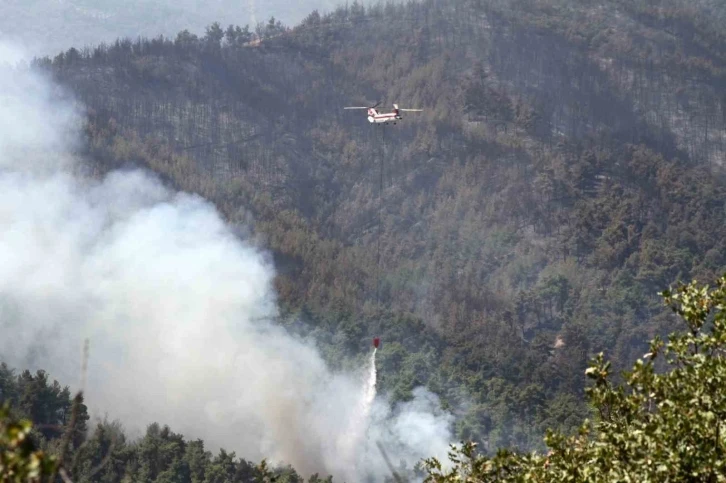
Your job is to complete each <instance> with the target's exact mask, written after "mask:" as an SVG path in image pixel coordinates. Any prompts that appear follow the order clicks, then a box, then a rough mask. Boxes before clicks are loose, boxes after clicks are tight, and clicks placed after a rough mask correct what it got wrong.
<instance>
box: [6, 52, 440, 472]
mask: <svg viewBox="0 0 726 483" xmlns="http://www.w3.org/2000/svg"><path fill="white" fill-rule="evenodd" d="M9 52H12V49H11V48H10V47H8V46H1V47H0V55H4V56H5V57H4V58H5V59H8V58H9V57H8V56H9ZM59 93H60V91H59V88H58V87H57V86H55V85H53V84H52V83H51V82H49V81H47V80H46V79H44V78H42V76H40V75H39V74H38V73H31V72H30V71H29V70H28V69H27V68H24V67H17V68H16V67H13V66H11V65H9V64H8V63H7V62H4V61H3V59H2V58H0V106H1V108H0V332H2V334H3V337H2V338H0V360H3V361H5V362H8V363H9V364H11V365H12V366H15V367H21V368H26V367H27V368H42V369H46V370H49V371H50V372H51V374H52V376H53V377H56V378H58V379H60V380H61V381H64V382H67V383H73V382H74V381H77V380H78V374H79V371H78V368H79V366H80V353H81V347H82V343H83V340H84V339H85V338H89V339H90V341H91V350H90V354H91V355H90V361H89V374H88V387H87V388H86V394H87V402H88V404H89V407H90V408H91V410H92V411H94V412H95V413H96V414H98V415H100V414H104V413H106V414H108V416H109V417H111V418H112V419H113V418H118V419H120V420H121V421H122V422H123V423H124V424H125V426H127V427H128V428H131V429H133V428H139V429H141V428H143V427H144V426H146V425H147V424H149V423H151V422H154V421H156V422H159V423H161V424H169V425H170V426H171V427H172V428H173V429H174V430H175V431H180V432H183V433H184V434H185V436H187V437H190V438H191V437H193V438H197V437H198V438H203V439H205V441H206V442H207V443H208V444H209V445H211V446H213V447H224V448H226V449H228V450H233V451H236V452H237V454H238V455H239V456H241V457H244V458H246V459H251V460H259V459H261V458H263V457H265V458H269V459H271V460H272V461H275V462H284V463H289V464H291V465H293V467H295V468H296V469H297V470H298V471H299V472H300V473H301V474H303V475H305V476H308V475H310V474H311V473H314V472H320V473H322V474H333V475H334V476H335V478H336V480H338V481H342V480H347V481H349V482H351V481H361V480H362V479H363V478H364V476H365V477H368V476H370V477H373V478H375V479H376V480H377V481H380V480H381V479H382V477H383V475H385V474H387V469H386V468H385V465H384V464H383V462H382V461H381V459H380V456H379V455H378V454H377V452H376V451H375V450H374V449H372V448H375V446H374V445H375V440H380V441H382V442H383V443H384V445H386V447H387V448H388V450H389V452H390V454H391V457H392V459H393V460H394V461H396V462H398V461H400V460H404V461H407V462H408V464H409V466H412V465H413V464H414V463H415V462H416V461H417V460H419V459H420V458H423V457H428V456H433V455H438V456H445V454H446V450H447V445H448V442H449V440H450V434H449V426H450V423H451V417H450V416H449V415H448V414H446V413H444V412H442V411H441V410H440V407H439V405H438V401H437V400H436V398H435V397H434V396H433V395H431V394H430V393H428V392H427V391H425V390H423V389H419V390H417V391H416V397H415V398H414V400H413V401H411V402H409V403H407V404H404V405H400V406H398V407H396V408H391V407H390V406H389V405H388V404H387V403H386V401H385V400H383V399H381V398H378V399H376V400H375V401H374V400H372V399H371V401H370V404H369V406H368V409H367V410H366V411H369V413H370V414H369V415H367V416H365V417H364V418H363V420H364V423H362V424H364V425H365V426H366V427H365V431H362V433H361V434H363V436H361V437H360V438H359V439H358V440H357V442H356V444H355V447H354V449H353V450H352V451H350V452H347V453H346V452H345V451H341V448H342V447H344V446H345V441H346V437H348V434H347V431H348V428H347V427H346V425H345V424H341V422H344V421H354V420H356V418H357V417H358V418H359V417H360V414H359V413H357V411H360V402H361V399H360V398H361V397H365V391H362V390H361V388H362V387H363V386H364V384H365V383H364V381H363V379H364V378H365V376H366V374H339V373H334V372H332V371H331V370H330V369H329V368H328V367H327V366H326V364H325V362H324V361H323V360H322V358H321V357H320V355H319V354H318V352H317V351H316V349H315V348H314V347H313V346H312V345H310V344H308V343H306V342H305V341H303V340H300V339H298V338H295V337H293V336H291V335H290V334H288V333H287V332H285V331H284V330H283V329H281V328H280V327H278V326H276V325H275V324H274V323H272V322H270V321H271V320H272V319H273V318H274V317H275V316H276V315H277V309H276V298H275V292H274V289H273V285H272V282H273V278H274V267H273V266H272V264H271V262H270V257H269V256H268V255H267V254H266V253H265V252H264V251H262V250H260V249H258V248H256V247H255V246H253V245H252V244H250V243H248V242H246V241H244V240H240V239H239V238H238V237H237V236H235V235H234V234H233V233H232V231H231V230H230V229H229V228H228V227H227V226H226V224H225V223H224V221H223V220H222V219H221V217H220V215H219V214H218V212H217V211H216V210H215V208H214V206H212V205H211V204H210V203H208V202H206V201H205V200H204V199H202V198H200V197H198V196H196V195H192V194H187V193H179V192H174V191H171V190H169V189H168V188H166V187H164V186H163V185H162V184H161V183H160V182H159V181H158V180H157V179H156V178H155V177H154V176H153V175H151V174H149V173H146V172H143V171H140V170H126V171H114V172H111V173H110V174H108V175H106V176H105V177H104V178H103V179H91V178H88V177H84V176H81V175H78V174H74V173H78V172H81V171H82V169H81V168H82V166H83V163H82V162H81V161H79V160H78V159H77V158H76V157H75V156H74V155H73V152H74V148H75V146H76V144H77V142H78V140H79V130H80V128H81V125H82V116H81V115H80V114H79V112H78V111H77V110H76V108H75V106H74V105H73V104H72V103H70V102H69V101H61V100H59V99H58V94H59ZM130 161H133V160H130ZM360 376H363V378H361V377H360ZM368 395H370V394H368Z"/></svg>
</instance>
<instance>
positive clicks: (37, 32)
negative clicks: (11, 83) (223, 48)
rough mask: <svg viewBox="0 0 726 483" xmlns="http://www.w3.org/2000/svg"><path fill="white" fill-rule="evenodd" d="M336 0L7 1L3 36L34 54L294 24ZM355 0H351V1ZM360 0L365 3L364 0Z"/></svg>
mask: <svg viewBox="0 0 726 483" xmlns="http://www.w3.org/2000/svg"><path fill="white" fill-rule="evenodd" d="M339 3H345V2H340V1H337V0H296V1H293V2H291V1H289V0H124V1H118V0H3V1H2V2H0V38H3V39H5V40H6V41H11V42H13V43H15V44H19V45H23V46H24V51H25V52H27V53H30V54H31V55H50V56H54V55H57V54H58V53H59V52H61V51H64V50H67V49H69V48H70V47H75V48H77V49H79V50H80V49H82V48H83V47H85V46H93V45H97V44H99V43H101V42H113V41H114V40H115V39H117V38H118V37H130V38H136V37H137V36H139V35H141V36H148V37H155V36H158V35H160V34H161V35H165V36H171V37H175V36H176V34H177V33H178V32H180V31H182V30H184V29H188V30H189V31H190V32H192V33H196V34H198V35H201V34H203V33H204V29H205V27H206V26H207V25H210V24H211V23H212V22H215V21H217V22H219V23H220V24H222V25H223V26H225V27H226V26H227V25H230V24H234V25H240V26H244V25H250V27H251V29H252V30H254V25H255V24H256V22H266V21H267V20H268V19H269V18H270V17H271V16H274V17H275V18H276V19H278V20H280V21H282V22H283V23H284V24H286V25H288V26H294V25H295V24H297V23H299V22H300V21H301V20H302V19H304V18H305V17H306V16H307V15H308V14H309V13H310V12H312V11H313V10H314V9H317V10H318V11H319V12H320V13H323V12H327V11H331V10H332V9H334V8H335V6H336V5H338V4H339ZM351 3H352V2H351ZM361 3H366V1H363V2H361Z"/></svg>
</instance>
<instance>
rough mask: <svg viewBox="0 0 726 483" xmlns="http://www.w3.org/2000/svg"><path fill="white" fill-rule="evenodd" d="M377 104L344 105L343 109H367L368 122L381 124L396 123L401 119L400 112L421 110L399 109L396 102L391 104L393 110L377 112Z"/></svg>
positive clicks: (418, 110)
mask: <svg viewBox="0 0 726 483" xmlns="http://www.w3.org/2000/svg"><path fill="white" fill-rule="evenodd" d="M378 104H380V102H379V103H377V104H375V105H374V106H369V107H360V106H354V107H344V108H343V109H368V122H370V123H373V124H383V125H386V124H388V123H393V124H396V121H400V120H402V119H403V117H402V116H401V113H402V112H421V111H423V109H400V108H399V107H398V104H394V105H393V111H391V112H378V111H377V110H376V107H378Z"/></svg>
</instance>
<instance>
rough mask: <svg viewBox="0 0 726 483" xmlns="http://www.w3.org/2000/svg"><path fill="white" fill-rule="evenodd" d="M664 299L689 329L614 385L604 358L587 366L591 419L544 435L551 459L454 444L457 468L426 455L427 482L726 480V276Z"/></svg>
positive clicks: (658, 343)
mask: <svg viewBox="0 0 726 483" xmlns="http://www.w3.org/2000/svg"><path fill="white" fill-rule="evenodd" d="M661 295H662V296H663V298H664V299H665V302H666V303H667V304H668V305H669V306H670V307H671V308H672V309H673V311H674V312H675V313H676V314H678V315H679V316H680V317H681V318H682V319H683V320H684V321H685V323H686V325H687V327H688V330H687V331H685V332H683V333H676V334H672V335H671V336H670V337H669V339H668V342H667V343H666V342H664V341H662V340H661V339H660V338H659V337H656V338H655V339H654V340H653V341H652V342H651V344H650V351H649V352H648V353H647V354H645V355H644V356H643V358H642V359H639V360H638V361H637V362H636V363H635V365H634V367H633V369H632V371H630V372H627V373H625V374H624V379H625V385H624V386H615V385H613V384H612V383H611V382H610V371H611V366H610V363H609V362H606V361H605V360H604V357H603V354H602V353H600V354H598V355H597V356H596V357H595V358H594V360H593V361H592V362H591V365H590V367H589V368H588V369H587V370H586V371H585V373H586V375H587V376H588V377H589V378H590V379H592V380H593V382H594V384H593V385H592V386H591V387H589V388H588V389H587V395H588V398H589V400H590V402H591V403H592V405H593V407H594V408H595V410H596V416H595V421H594V422H590V421H585V422H584V424H583V425H582V426H581V428H580V430H579V432H578V434H576V435H574V436H570V437H568V436H565V435H563V434H561V433H556V432H552V431H550V432H548V434H547V436H546V437H545V443H546V444H547V446H548V448H549V449H550V451H549V453H548V454H547V455H540V454H537V453H529V454H518V453H514V452H509V451H506V450H501V451H499V452H498V453H497V454H496V455H495V456H493V457H487V456H484V455H481V454H478V453H477V452H476V445H475V444H473V443H465V444H463V445H462V446H461V447H452V450H451V452H450V454H449V458H450V460H451V463H452V464H451V468H449V469H444V468H443V466H442V464H441V462H439V461H438V460H436V459H435V458H431V459H428V460H426V461H425V466H426V470H427V472H428V477H427V480H426V481H428V482H437V483H448V482H454V481H466V482H474V481H497V482H510V481H511V482H514V481H518V482H522V481H536V482H549V481H553V482H554V481H557V482H561V481H578V482H609V481H640V482H646V481H651V482H653V481H705V482H724V481H726V456H725V454H726V359H725V357H724V356H725V355H726V313H725V312H724V306H725V305H726V276H724V277H721V278H720V279H719V280H718V281H717V283H716V286H715V287H713V288H711V287H709V286H703V285H699V284H697V283H696V282H693V283H690V284H688V285H681V286H679V287H678V288H676V289H675V290H672V291H671V290H666V291H664V292H663V293H662V294H661ZM660 359H663V361H664V370H663V371H656V367H655V365H656V362H657V361H658V362H660Z"/></svg>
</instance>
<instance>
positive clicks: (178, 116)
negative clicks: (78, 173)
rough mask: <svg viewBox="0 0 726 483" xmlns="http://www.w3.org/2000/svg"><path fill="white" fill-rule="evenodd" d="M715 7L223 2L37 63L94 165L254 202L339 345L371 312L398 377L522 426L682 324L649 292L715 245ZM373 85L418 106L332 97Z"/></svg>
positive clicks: (705, 271) (369, 92) (471, 412)
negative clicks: (232, 22)
mask: <svg viewBox="0 0 726 483" xmlns="http://www.w3.org/2000/svg"><path fill="white" fill-rule="evenodd" d="M725 13H726V12H725V10H724V7H723V5H722V4H720V3H719V2H707V1H701V2H686V1H675V0H671V1H665V0H664V1H660V2H649V1H636V2H632V1H625V0H602V1H597V2H596V1H588V2H583V1H567V0H542V1H531V0H519V1H512V2H500V1H497V0H479V1H460V0H428V1H422V2H412V3H408V4H406V5H394V4H385V5H382V4H381V5H377V6H374V7H371V8H364V7H361V6H360V5H359V4H357V3H353V4H352V5H350V6H348V7H345V8H341V9H338V10H336V11H335V12H334V13H332V14H329V15H325V16H321V15H319V14H317V13H316V12H314V13H312V14H311V15H310V16H308V17H307V18H306V19H305V21H304V22H303V23H302V24H301V25H299V26H298V27H296V28H294V29H293V30H292V31H291V32H288V33H283V32H282V30H281V29H280V27H279V26H277V25H269V26H268V27H267V28H266V29H265V31H263V32H261V33H262V36H263V38H264V39H265V40H263V42H262V43H260V44H259V45H250V44H249V43H248V42H249V40H250V39H251V38H250V36H249V34H248V33H247V32H249V30H245V29H244V28H230V29H227V30H223V29H221V28H219V26H217V25H213V26H211V27H210V28H208V29H207V34H206V35H205V36H203V37H197V36H195V35H193V34H190V33H189V32H182V33H180V34H179V35H178V36H177V37H176V38H173V39H165V38H156V39H141V40H137V41H129V40H120V41H118V42H116V43H115V44H113V45H111V46H108V47H98V48H96V49H92V50H90V51H88V52H87V53H82V52H80V51H78V50H75V49H71V50H69V51H67V52H65V53H64V54H62V55H58V56H56V57H54V58H48V59H41V60H39V61H38V62H37V65H38V66H39V67H41V68H44V69H48V70H49V71H50V72H52V74H53V76H54V78H55V79H56V80H58V81H59V82H61V83H62V84H63V85H65V86H67V87H69V88H70V90H71V91H72V92H73V94H74V95H75V96H76V97H77V98H78V99H80V100H81V101H82V102H83V103H85V105H86V106H87V109H88V124H87V130H86V133H87V141H88V142H87V146H86V148H85V153H84V154H85V155H86V156H87V157H88V159H90V160H92V161H93V162H92V168H93V169H94V170H95V171H96V172H97V173H99V174H101V173H104V172H106V171H108V170H110V169H113V168H116V167H120V166H128V165H130V164H137V165H142V166H146V167H148V168H150V169H152V170H154V171H156V172H157V173H160V174H161V175H162V176H163V178H164V179H165V180H166V181H167V182H169V183H171V184H173V185H174V186H175V187H177V188H180V189H183V190H187V191H192V192H197V193H199V194H201V195H203V196H204V197H206V198H208V199H210V200H212V201H213V202H214V203H215V204H216V205H217V206H218V207H219V209H220V210H221V211H222V212H223V213H224V214H225V216H226V217H227V219H228V220H229V221H230V222H231V223H233V224H239V225H240V226H242V227H246V226H248V224H249V223H250V222H253V226H254V230H255V232H256V234H258V235H259V236H260V237H261V239H263V240H264V242H265V244H266V246H268V247H269V248H270V249H271V250H272V251H273V252H274V253H275V257H276V260H275V262H276V268H277V270H278V275H277V278H276V287H277V289H278V291H279V294H280V298H281V301H282V303H283V304H284V307H285V308H286V309H287V314H286V315H287V317H286V320H287V321H288V323H289V324H290V327H291V328H292V329H294V330H300V331H304V332H308V333H310V334H312V335H314V336H315V337H316V339H317V340H318V341H319V344H320V345H321V347H323V349H324V352H325V354H326V356H327V358H328V359H329V360H330V361H332V362H333V363H335V364H345V363H346V361H347V360H348V358H349V357H350V356H351V355H355V354H360V353H362V352H363V351H365V350H367V349H368V345H369V344H370V342H369V340H370V339H369V337H370V336H372V335H374V334H378V335H380V336H381V337H382V339H383V341H384V345H383V349H382V351H381V353H380V359H379V370H380V377H381V379H380V383H381V385H382V387H383V389H384V390H386V391H390V392H391V394H393V395H394V398H395V399H399V400H400V399H406V398H409V397H410V396H411V390H412V389H413V388H414V387H415V386H416V385H418V384H425V385H427V386H428V387H429V388H431V389H432V390H434V391H435V392H437V393H439V394H440V395H442V397H443V398H444V400H445V401H446V402H447V403H448V404H449V407H450V408H451V409H452V410H454V411H456V412H457V414H458V415H459V417H460V421H459V436H460V437H462V438H475V439H478V440H481V441H484V442H485V443H486V446H485V447H487V448H489V449H493V448H496V447H500V446H508V445H513V446H519V447H533V446H538V445H539V444H540V442H541V439H542V435H543V433H544V430H545V429H546V428H562V429H569V428H572V427H574V426H575V425H576V424H579V423H580V422H581V420H582V419H583V417H584V416H585V415H586V414H587V409H586V406H585V402H584V398H583V389H584V380H583V378H582V372H583V370H584V369H585V366H586V362H587V360H588V358H589V357H590V356H591V355H592V354H593V353H595V352H598V351H605V352H606V354H608V356H609V357H610V358H611V359H612V360H614V362H615V364H616V366H617V367H625V366H629V365H630V364H631V363H632V362H633V361H634V360H635V358H636V357H637V356H638V355H640V354H642V353H643V351H644V350H645V343H646V341H647V340H648V339H650V338H651V337H652V336H653V335H655V334H659V333H663V332H665V331H668V330H669V329H671V328H672V326H673V319H672V317H671V316H670V315H669V314H668V313H667V312H666V310H665V308H664V307H663V306H662V303H661V302H660V301H659V300H658V298H657V296H656V292H657V291H658V290H662V289H663V288H664V287H667V286H668V285H669V284H671V283H673V282H674V281H676V280H678V279H690V278H692V277H695V278H698V279H712V278H715V277H716V276H717V275H718V274H720V273H721V271H722V270H723V268H724V266H726V258H725V257H726V246H725V243H726V242H725V241H724V240H726V223H725V222H726V197H725V195H726V190H725V189H724V177H723V173H722V171H723V166H722V162H723V159H724V152H725V149H726V144H725V142H726V139H725V128H726V54H725V53H726V35H725V34H724V32H726V30H724V29H723V22H724V18H725ZM379 100H381V101H383V103H384V105H385V106H386V107H388V106H390V104H391V103H393V102H397V103H399V104H400V105H401V107H407V108H423V109H425V111H424V112H423V113H414V114H410V115H407V116H406V117H405V119H404V120H403V122H400V123H398V124H397V125H396V126H388V127H385V128H384V127H380V126H372V125H369V124H368V123H367V122H366V120H365V116H364V115H363V114H362V113H363V112H365V111H344V110H343V109H342V108H343V107H344V106H350V105H372V104H373V103H375V102H377V101H379ZM381 107H383V105H382V106H381ZM381 170H382V171H381ZM381 179H382V180H383V184H382V188H383V189H382V191H379V187H380V186H379V185H380V180H381ZM379 243H380V248H379ZM379 250H380V252H379ZM379 253H380V263H378V255H379ZM379 283H380V285H379Z"/></svg>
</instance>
